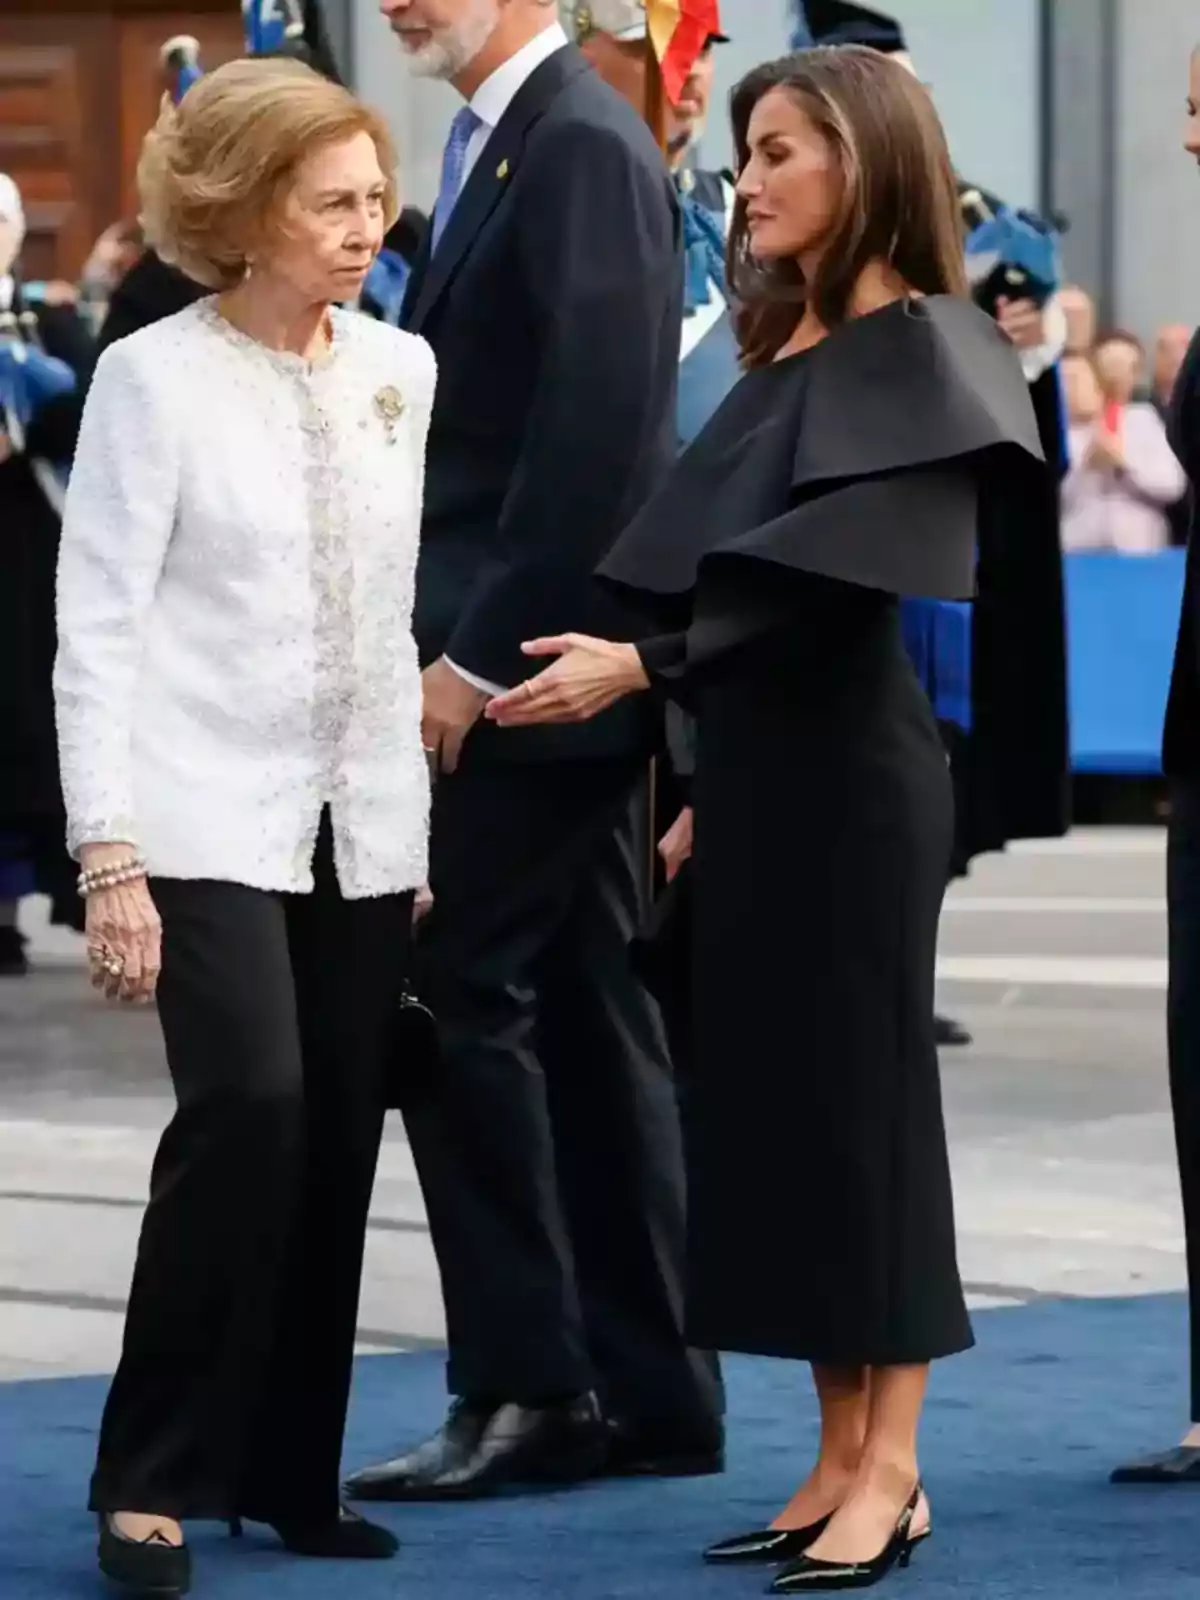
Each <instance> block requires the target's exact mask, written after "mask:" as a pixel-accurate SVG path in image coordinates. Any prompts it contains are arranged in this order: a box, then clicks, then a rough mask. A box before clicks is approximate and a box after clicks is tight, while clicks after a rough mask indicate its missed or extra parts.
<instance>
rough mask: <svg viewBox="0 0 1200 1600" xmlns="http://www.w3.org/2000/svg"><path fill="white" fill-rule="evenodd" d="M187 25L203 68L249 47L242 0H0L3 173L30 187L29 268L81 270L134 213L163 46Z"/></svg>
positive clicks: (68, 273)
mask: <svg viewBox="0 0 1200 1600" xmlns="http://www.w3.org/2000/svg"><path fill="white" fill-rule="evenodd" d="M179 33H188V34H192V35H194V36H195V37H196V38H197V39H198V40H199V41H200V46H201V59H202V61H203V64H204V65H205V66H206V67H210V68H211V67H214V66H218V65H220V63H221V62H222V61H227V60H229V59H230V58H231V57H233V56H236V55H240V54H241V50H242V22H241V8H240V5H239V3H238V0H190V3H189V4H185V5H183V6H178V5H176V6H170V5H164V4H163V0H0V172H7V173H8V174H9V175H10V176H11V177H12V178H14V179H15V180H16V183H17V185H18V187H19V188H20V190H21V193H22V195H23V196H24V200H25V208H26V213H27V216H28V221H29V235H28V242H27V245H26V248H25V251H24V252H23V257H22V264H23V266H24V270H25V272H26V275H27V276H29V277H63V278H74V277H75V276H76V275H77V273H78V272H79V269H80V267H81V266H82V265H83V263H84V261H85V260H86V258H87V255H88V252H89V251H90V249H91V247H92V244H93V243H94V241H95V240H96V238H97V237H98V236H99V234H100V233H101V232H102V231H103V230H104V229H105V228H106V227H108V226H109V224H110V223H113V222H117V221H119V220H122V219H132V218H133V217H134V216H136V214H137V193H136V187H135V173H136V170H137V158H138V152H139V150H140V148H141V142H142V139H143V138H144V136H145V134H146V132H147V130H148V129H149V128H150V127H151V125H152V124H153V122H154V118H155V116H156V115H157V111H158V103H159V99H160V97H161V95H162V92H163V88H164V82H163V76H162V71H161V68H160V66H159V50H160V49H161V47H162V45H163V44H164V43H165V42H166V41H167V40H168V39H169V38H171V37H172V36H173V35H175V34H179Z"/></svg>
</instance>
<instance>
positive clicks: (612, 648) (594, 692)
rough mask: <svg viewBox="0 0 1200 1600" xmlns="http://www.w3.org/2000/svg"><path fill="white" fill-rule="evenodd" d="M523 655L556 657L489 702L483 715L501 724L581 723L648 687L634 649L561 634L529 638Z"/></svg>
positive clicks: (648, 682)
mask: <svg viewBox="0 0 1200 1600" xmlns="http://www.w3.org/2000/svg"><path fill="white" fill-rule="evenodd" d="M521 649H522V650H523V651H524V652H525V654H526V655H527V656H557V657H558V658H559V659H558V660H557V661H556V662H555V663H554V665H553V666H552V667H547V668H546V670H545V671H544V672H539V673H538V675H537V677H536V678H527V679H526V680H525V682H524V683H519V684H518V685H517V687H516V688H515V689H510V690H509V691H508V693H507V694H501V695H497V696H496V698H495V699H494V700H489V701H488V704H487V707H486V709H485V711H484V715H485V716H486V717H487V718H488V719H489V721H491V722H498V723H499V724H500V726H501V727H504V728H520V727H524V726H526V725H528V724H531V723H539V722H587V721H589V720H590V718H592V717H594V716H596V715H598V714H599V713H600V712H601V711H607V709H608V707H609V706H611V705H613V704H615V703H616V701H618V700H620V699H622V698H623V697H624V696H625V695H627V694H633V693H635V692H636V691H637V690H639V689H648V688H649V687H650V679H649V678H648V677H647V676H646V669H645V667H643V665H642V658H641V657H640V656H639V655H638V652H637V647H636V646H635V645H632V644H614V643H613V642H612V641H611V640H609V639H591V638H589V637H588V636H587V635H586V634H583V633H563V634H559V635H558V636H557V637H555V638H552V639H532V640H530V641H529V642H528V643H527V644H523V645H522V646H521Z"/></svg>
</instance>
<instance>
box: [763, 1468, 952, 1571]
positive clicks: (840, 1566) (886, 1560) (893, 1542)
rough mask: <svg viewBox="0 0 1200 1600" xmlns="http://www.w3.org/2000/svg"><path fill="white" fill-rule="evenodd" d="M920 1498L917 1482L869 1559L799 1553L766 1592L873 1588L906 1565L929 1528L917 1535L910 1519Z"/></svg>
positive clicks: (922, 1541)
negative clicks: (883, 1541) (888, 1534)
mask: <svg viewBox="0 0 1200 1600" xmlns="http://www.w3.org/2000/svg"><path fill="white" fill-rule="evenodd" d="M920 1499H921V1485H920V1484H918V1485H917V1487H916V1488H915V1489H914V1490H913V1492H912V1494H911V1495H910V1496H909V1498H908V1502H907V1504H906V1505H905V1507H904V1510H903V1511H902V1512H901V1513H900V1515H899V1517H898V1518H897V1521H896V1526H895V1529H894V1530H893V1532H892V1536H891V1538H890V1539H889V1540H888V1542H887V1543H886V1544H885V1545H884V1547H883V1549H882V1550H881V1551H880V1552H879V1554H878V1555H877V1556H873V1557H872V1558H871V1559H870V1560H869V1561H822V1560H821V1559H820V1558H819V1557H817V1556H810V1555H807V1554H806V1555H802V1556H800V1557H799V1558H798V1559H797V1560H796V1561H793V1562H792V1563H791V1565H790V1566H787V1567H785V1568H784V1569H783V1571H782V1572H781V1573H780V1574H779V1576H778V1577H777V1578H776V1579H775V1581H774V1582H773V1583H772V1584H771V1585H770V1587H769V1589H768V1590H767V1593H768V1594H815V1593H816V1592H817V1591H818V1590H820V1591H827V1590H831V1589H872V1588H874V1586H875V1585H876V1584H877V1583H881V1582H882V1581H883V1579H884V1578H886V1577H887V1575H888V1573H889V1572H890V1571H891V1570H892V1568H893V1567H897V1566H899V1567H907V1566H908V1564H909V1562H910V1561H911V1560H912V1558H913V1551H914V1550H915V1549H916V1547H917V1545H919V1544H922V1543H924V1541H925V1540H926V1539H928V1537H929V1532H930V1530H928V1529H926V1530H925V1532H923V1533H918V1534H916V1535H914V1534H913V1532H912V1520H913V1516H914V1515H915V1513H916V1509H917V1505H918V1504H919V1502H920Z"/></svg>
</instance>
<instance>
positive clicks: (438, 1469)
mask: <svg viewBox="0 0 1200 1600" xmlns="http://www.w3.org/2000/svg"><path fill="white" fill-rule="evenodd" d="M495 1410H496V1408H495V1406H493V1405H487V1404H484V1403H483V1402H481V1401H477V1400H465V1399H461V1400H455V1401H454V1402H453V1403H452V1405H451V1407H450V1410H449V1413H448V1414H447V1417H446V1420H445V1422H444V1423H443V1424H442V1426H441V1427H440V1428H439V1429H438V1431H437V1432H436V1433H435V1434H434V1435H433V1437H432V1438H429V1439H426V1440H425V1441H424V1442H423V1443H422V1444H419V1445H417V1446H416V1447H415V1448H414V1449H412V1450H409V1451H406V1452H405V1454H404V1455H401V1456H396V1457H395V1458H394V1459H393V1460H391V1461H381V1462H380V1463H379V1464H378V1466H374V1467H363V1468H362V1470H361V1471H360V1472H356V1473H354V1474H353V1476H352V1477H350V1478H348V1479H347V1480H346V1493H347V1494H348V1495H349V1496H350V1498H351V1499H352V1500H405V1499H407V1498H408V1495H407V1494H405V1493H402V1492H398V1491H399V1490H400V1489H402V1488H403V1486H404V1485H406V1484H408V1483H410V1482H428V1481H430V1480H433V1479H437V1478H440V1477H442V1476H443V1475H444V1474H446V1473H453V1472H457V1471H460V1470H461V1468H462V1467H463V1466H464V1465H465V1464H466V1463H467V1462H468V1461H470V1460H471V1458H472V1457H473V1456H474V1454H475V1452H476V1450H477V1449H478V1448H479V1442H480V1440H481V1439H482V1438H483V1434H484V1430H485V1429H486V1427H487V1425H488V1423H489V1422H490V1421H491V1420H492V1417H493V1416H494V1414H495Z"/></svg>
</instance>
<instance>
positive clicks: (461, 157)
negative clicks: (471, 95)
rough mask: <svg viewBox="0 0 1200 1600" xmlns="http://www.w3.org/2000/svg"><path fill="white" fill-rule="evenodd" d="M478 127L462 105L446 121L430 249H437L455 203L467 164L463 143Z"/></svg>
mask: <svg viewBox="0 0 1200 1600" xmlns="http://www.w3.org/2000/svg"><path fill="white" fill-rule="evenodd" d="M482 127H483V122H482V119H481V118H479V117H477V116H476V115H475V113H474V112H473V111H472V110H471V108H470V106H463V107H462V109H461V110H460V111H459V112H458V113H457V114H456V116H455V118H454V121H453V122H452V123H451V124H450V137H449V138H448V139H447V140H446V151H445V154H444V155H443V156H442V183H441V187H440V188H439V190H438V197H437V202H436V204H435V206H434V208H433V244H432V249H433V250H436V249H437V247H438V243H439V241H440V240H441V237H442V234H443V233H445V231H446V224H447V223H448V222H449V221H450V216H451V213H452V212H453V210H454V207H455V205H456V204H457V203H458V197H459V194H460V192H461V190H462V184H463V171H464V169H465V167H466V164H467V146H468V145H469V144H470V142H471V138H472V135H473V134H474V133H475V131H476V129H478V128H482Z"/></svg>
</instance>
